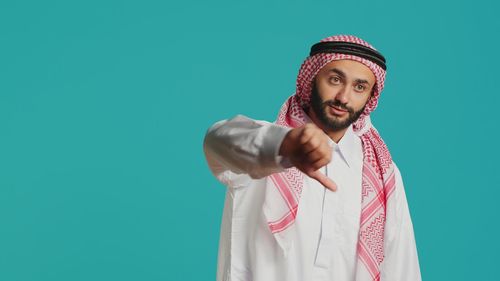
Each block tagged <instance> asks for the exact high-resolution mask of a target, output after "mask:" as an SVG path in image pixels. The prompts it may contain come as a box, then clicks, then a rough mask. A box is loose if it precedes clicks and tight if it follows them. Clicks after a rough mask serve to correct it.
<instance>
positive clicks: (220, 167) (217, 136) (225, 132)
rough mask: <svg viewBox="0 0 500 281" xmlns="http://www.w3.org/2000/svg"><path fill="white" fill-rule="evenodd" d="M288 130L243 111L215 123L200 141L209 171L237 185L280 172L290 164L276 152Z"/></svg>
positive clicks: (228, 182)
mask: <svg viewBox="0 0 500 281" xmlns="http://www.w3.org/2000/svg"><path fill="white" fill-rule="evenodd" d="M289 130H291V128H288V127H282V126H279V125H276V124H274V123H270V122H267V121H261V120H253V119H250V118H248V117H246V116H243V115H236V116H235V117H233V118H232V119H228V120H221V121H219V122H217V123H215V124H214V125H212V126H211V127H210V128H209V129H208V130H207V133H206V134H205V139H204V141H203V150H204V152H205V157H206V160H207V163H208V166H209V167H210V170H211V171H212V174H213V175H214V176H215V177H216V178H217V179H218V180H219V181H220V182H222V183H223V184H225V185H227V186H230V187H240V186H244V185H245V184H246V183H247V182H248V181H249V180H251V179H258V178H263V177H265V176H268V175H271V174H273V173H276V172H282V171H283V170H284V169H285V168H288V167H289V164H288V163H287V161H286V159H283V157H281V156H279V155H278V153H279V149H280V146H281V143H282V141H283V139H284V138H285V135H286V134H287V133H288V131H289Z"/></svg>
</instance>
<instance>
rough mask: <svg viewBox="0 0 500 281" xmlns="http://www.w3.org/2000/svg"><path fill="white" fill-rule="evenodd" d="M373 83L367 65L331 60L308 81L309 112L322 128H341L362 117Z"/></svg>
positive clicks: (371, 74) (372, 76) (373, 76)
mask: <svg viewBox="0 0 500 281" xmlns="http://www.w3.org/2000/svg"><path fill="white" fill-rule="evenodd" d="M375 83H376V78H375V75H374V74H373V72H372V71H371V70H370V69H369V68H368V67H367V66H366V65H364V64H362V63H360V62H357V61H353V60H334V61H332V62H330V63H328V64H327V65H325V66H324V67H323V68H322V69H321V70H320V71H319V72H318V74H317V75H316V77H315V78H314V80H313V81H312V83H311V84H312V85H311V88H312V89H311V104H310V111H309V115H312V116H311V117H312V118H313V120H315V121H316V120H317V121H319V122H321V125H322V126H321V127H324V128H325V129H328V130H332V131H339V130H343V129H345V128H347V127H349V125H351V124H352V123H354V122H355V121H356V120H357V119H358V118H359V117H360V116H361V114H362V113H363V111H364V109H365V107H366V104H367V102H368V100H369V99H370V97H372V96H373V93H374V90H375V87H374V86H375Z"/></svg>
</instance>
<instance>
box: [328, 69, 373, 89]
mask: <svg viewBox="0 0 500 281" xmlns="http://www.w3.org/2000/svg"><path fill="white" fill-rule="evenodd" d="M328 72H335V73H337V74H338V75H339V76H340V77H342V78H345V76H346V75H345V73H344V72H343V71H342V70H340V69H338V68H335V67H334V68H332V69H330V70H328ZM354 81H355V82H356V83H359V84H368V85H370V82H368V80H365V79H360V78H358V79H355V80H354Z"/></svg>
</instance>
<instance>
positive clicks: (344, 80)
mask: <svg viewBox="0 0 500 281" xmlns="http://www.w3.org/2000/svg"><path fill="white" fill-rule="evenodd" d="M385 73H386V64H385V58H384V57H383V56H382V55H381V54H380V53H379V52H378V51H376V50H375V48H374V47H373V46H371V45H370V44H368V43H367V42H365V41H364V40H362V39H360V38H357V37H355V36H351V35H338V36H331V37H327V38H325V39H323V40H321V41H320V42H319V43H317V44H315V45H313V46H312V48H311V53H310V55H309V57H308V58H307V59H306V60H305V61H304V63H303V64H302V66H301V68H300V70H299V74H298V77H297V88H296V92H295V94H294V95H292V96H291V97H289V98H288V100H287V101H286V102H285V103H284V105H283V106H282V108H281V111H280V112H279V114H278V118H277V121H276V122H275V123H269V122H266V121H257V120H252V119H250V118H248V117H245V116H242V115H238V116H236V117H234V118H232V119H230V120H222V121H219V122H217V123H216V124H214V125H213V126H212V127H211V128H210V129H209V130H208V132H207V134H206V136H205V140H204V151H205V155H206V159H207V162H208V164H209V167H210V169H211V171H212V173H213V174H214V175H215V176H216V177H217V179H218V180H219V181H221V182H222V183H223V184H225V185H226V186H227V187H228V189H227V195H226V202H225V206H224V215H223V219H222V226H221V240H220V245H219V259H218V270H217V280H220V281H222V280H259V281H260V280H269V281H275V280H276V281H278V280H280V281H281V280H287V281H309V280H311V281H312V280H340V281H345V280H356V281H361V280H384V281H389V280H394V281H396V280H397V281H403V280H405V281H408V280H421V277H420V269H419V263H418V256H417V250H416V245H415V239H414V233H413V225H412V222H411V217H410V213H409V210H408V204H407V201H406V195H405V192H404V187H403V181H402V178H401V174H400V172H399V170H398V168H397V166H396V164H395V163H394V162H393V161H392V158H391V156H390V153H389V151H388V149H387V147H386V145H385V144H384V142H383V141H382V139H381V137H380V135H379V134H378V132H377V130H376V129H375V127H374V126H373V125H372V124H371V121H370V116H369V115H370V113H371V112H372V111H373V110H374V109H375V107H376V106H377V102H378V99H379V96H380V93H381V92H382V89H383V87H384V81H385ZM299 203H300V204H299Z"/></svg>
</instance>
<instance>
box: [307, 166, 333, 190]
mask: <svg viewBox="0 0 500 281" xmlns="http://www.w3.org/2000/svg"><path fill="white" fill-rule="evenodd" d="M307 175H308V176H310V177H311V178H313V179H315V180H317V181H318V182H319V183H321V184H322V185H323V186H324V187H326V188H328V189H330V190H331V191H337V184H335V182H334V181H333V180H332V179H330V178H329V177H327V176H325V174H323V173H322V172H320V171H319V170H316V171H313V172H310V173H308V174H307Z"/></svg>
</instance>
